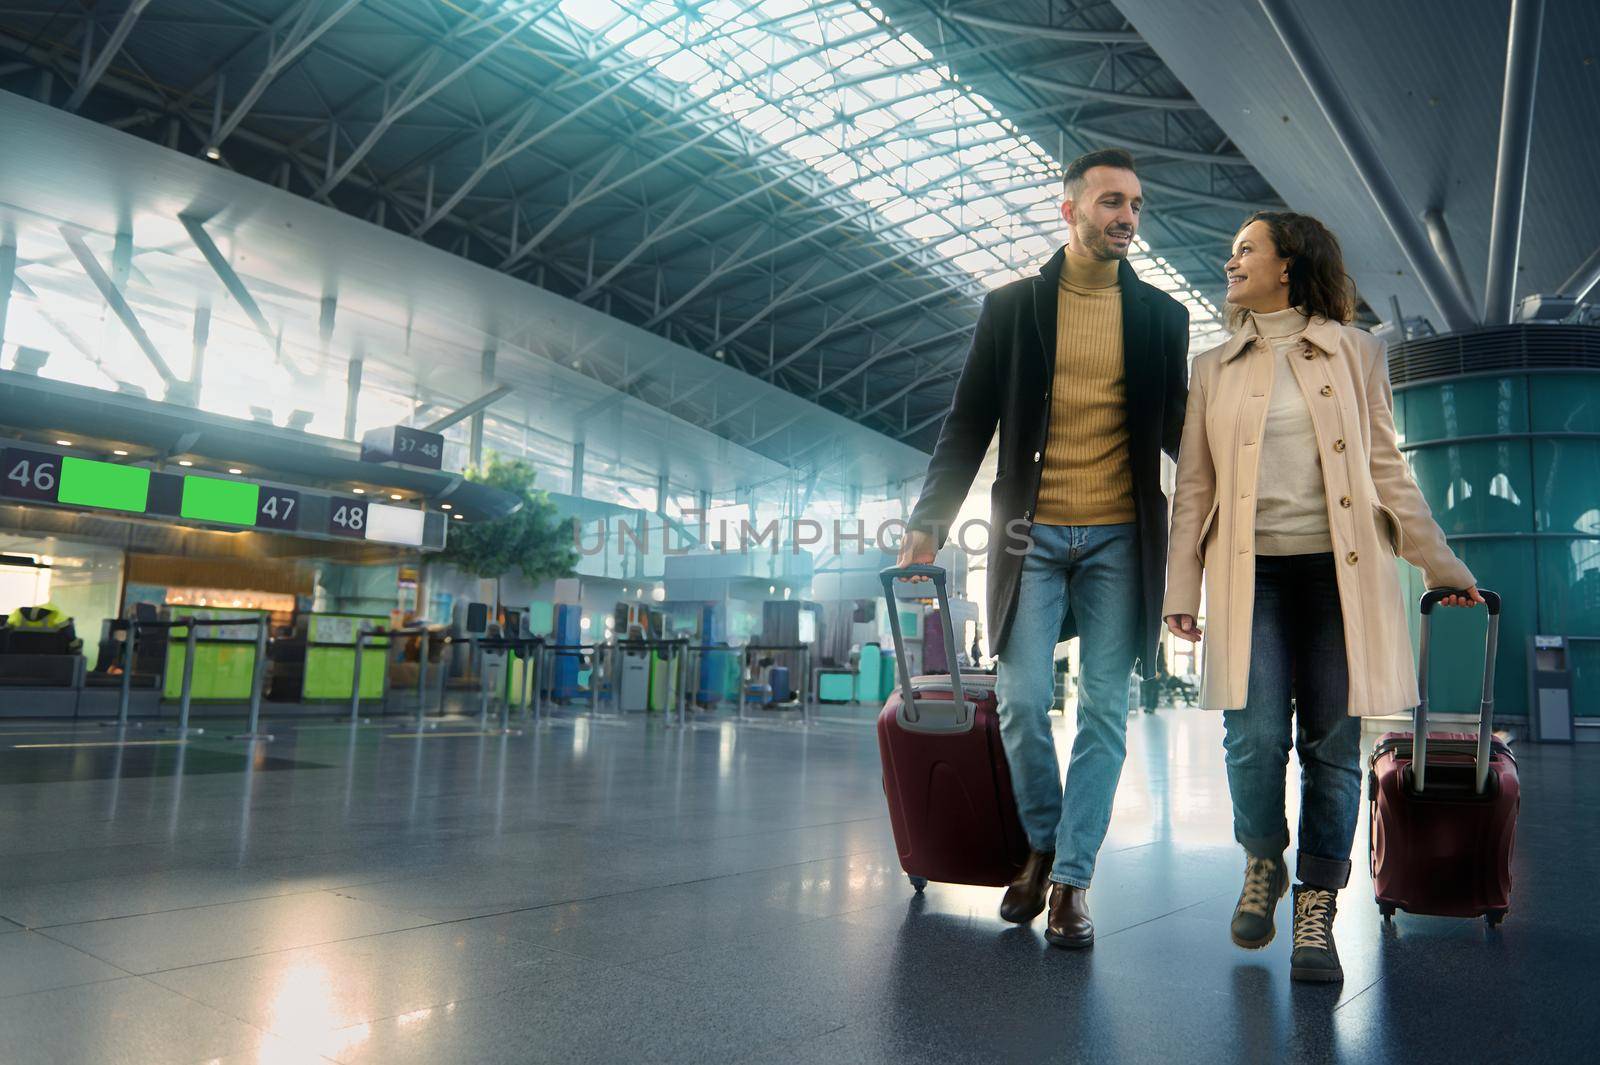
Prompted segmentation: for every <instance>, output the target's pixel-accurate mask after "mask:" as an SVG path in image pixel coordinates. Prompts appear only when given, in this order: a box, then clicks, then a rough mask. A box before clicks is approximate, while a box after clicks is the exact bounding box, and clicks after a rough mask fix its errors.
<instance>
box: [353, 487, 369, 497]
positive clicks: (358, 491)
mask: <svg viewBox="0 0 1600 1065" xmlns="http://www.w3.org/2000/svg"><path fill="white" fill-rule="evenodd" d="M350 491H352V492H354V493H355V494H356V495H358V496H364V495H366V494H367V490H366V489H365V488H352V489H350Z"/></svg>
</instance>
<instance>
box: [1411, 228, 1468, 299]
mask: <svg viewBox="0 0 1600 1065" xmlns="http://www.w3.org/2000/svg"><path fill="white" fill-rule="evenodd" d="M1422 225H1423V227H1424V228H1425V229H1427V231H1428V243H1430V244H1431V245H1433V251H1434V254H1436V255H1438V256H1439V262H1440V263H1442V264H1444V269H1445V272H1446V273H1447V274H1449V275H1450V283H1451V284H1452V285H1454V286H1455V290H1456V296H1457V297H1458V298H1459V299H1460V300H1461V302H1462V303H1464V304H1466V305H1467V306H1469V307H1470V306H1472V304H1473V299H1472V288H1471V286H1469V285H1468V284H1467V272H1466V271H1465V270H1463V269H1462V268H1461V256H1460V254H1459V253H1457V251H1456V242H1455V241H1454V240H1453V239H1452V238H1451V236H1450V226H1449V224H1448V223H1447V222H1446V221H1445V218H1444V211H1443V210H1441V209H1440V208H1438V207H1430V208H1428V209H1427V210H1426V211H1424V212H1422Z"/></svg>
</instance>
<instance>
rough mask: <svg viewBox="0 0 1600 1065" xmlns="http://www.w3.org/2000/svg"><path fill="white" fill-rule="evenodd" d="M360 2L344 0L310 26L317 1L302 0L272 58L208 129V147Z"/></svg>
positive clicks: (226, 133)
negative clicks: (218, 120) (209, 136)
mask: <svg viewBox="0 0 1600 1065" xmlns="http://www.w3.org/2000/svg"><path fill="white" fill-rule="evenodd" d="M361 3H362V0H344V2H343V3H341V4H340V5H339V6H338V7H337V8H336V9H335V10H334V11H333V13H332V14H330V15H329V16H328V17H327V18H325V19H323V20H322V21H321V22H319V23H317V24H316V25H315V26H311V25H310V20H311V16H312V14H313V13H314V12H315V11H316V9H317V4H316V2H315V0H305V6H304V7H302V8H301V11H300V14H299V15H298V16H297V17H296V19H295V21H294V24H293V25H292V26H291V27H290V29H289V35H288V36H287V37H286V38H285V39H284V41H283V42H282V45H281V46H280V49H279V50H278V51H276V52H274V53H273V54H272V57H271V58H270V59H269V60H268V61H267V65H266V68H265V69H264V70H262V71H261V73H260V74H258V75H257V76H256V80H255V81H254V82H252V83H251V85H250V88H249V89H247V90H245V94H244V96H242V97H240V99H239V102H238V103H237V104H235V105H234V107H233V111H232V112H230V113H229V115H228V117H227V118H226V119H224V120H223V121H222V122H221V123H220V124H218V126H217V127H216V128H215V129H213V130H212V131H211V145H210V147H213V148H220V147H221V146H222V142H223V141H225V140H227V139H228V138H229V137H230V136H232V134H233V131H234V130H236V129H238V128H239V123H240V122H243V121H244V116H245V115H247V114H249V113H250V109H251V108H252V107H254V106H255V105H256V101H257V100H259V99H261V94H262V93H264V92H266V91H267V87H268V86H269V85H271V84H272V83H273V82H274V81H276V80H277V79H278V75H279V74H282V73H283V72H284V71H285V70H287V69H288V68H289V67H290V66H291V65H293V63H294V62H295V60H297V59H299V58H300V56H301V55H303V54H304V53H305V50H306V49H307V48H310V47H311V46H312V45H313V44H316V43H317V41H318V40H319V39H321V37H322V35H323V34H325V33H327V32H328V31H329V30H331V29H333V27H334V26H336V25H338V23H339V21H340V20H341V19H343V18H344V17H345V16H346V15H348V14H350V12H352V11H354V10H355V9H356V8H357V7H359V6H360V5H361ZM219 89H220V86H219Z"/></svg>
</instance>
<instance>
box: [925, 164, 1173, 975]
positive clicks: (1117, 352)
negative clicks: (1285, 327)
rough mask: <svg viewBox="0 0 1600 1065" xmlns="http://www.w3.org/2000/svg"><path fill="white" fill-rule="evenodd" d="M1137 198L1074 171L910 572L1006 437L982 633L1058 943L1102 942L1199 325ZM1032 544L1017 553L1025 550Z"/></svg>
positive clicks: (993, 315)
mask: <svg viewBox="0 0 1600 1065" xmlns="http://www.w3.org/2000/svg"><path fill="white" fill-rule="evenodd" d="M1143 207H1144V195H1143V192H1142V189H1141V186H1140V184H1139V177H1138V175H1137V174H1136V173H1135V171H1134V164H1133V158H1132V156H1130V155H1129V154H1128V153H1127V152H1124V151H1121V150H1120V149H1106V150H1103V151H1097V152H1091V153H1089V154H1088V155H1085V156H1082V157H1081V158H1079V159H1077V160H1075V161H1074V162H1073V163H1072V165H1071V166H1069V167H1068V168H1067V172H1066V178H1065V182H1064V200H1063V202H1062V204H1061V216H1062V218H1063V219H1064V220H1065V221H1066V223H1067V232H1068V238H1067V244H1066V247H1064V248H1062V249H1060V250H1058V251H1057V252H1056V253H1055V255H1054V256H1053V257H1052V258H1051V259H1050V261H1049V262H1048V263H1046V264H1045V266H1044V269H1042V270H1041V271H1040V272H1039V276H1038V277H1034V278H1028V279H1025V280H1022V281H1015V282H1012V283H1011V284H1008V285H1005V286H1002V287H1001V288H998V289H996V290H995V291H993V292H991V293H990V294H989V295H988V297H987V298H986V299H985V300H984V302H983V309H982V311H981V312H980V313H979V315H978V325H977V329H976V331H975V333H974V335H973V340H972V347H971V350H970V351H969V352H968V354H967V362H966V366H965V367H964V368H963V369H962V372H961V379H960V380H959V381H958V382H957V384H956V391H955V397H954V399H953V401H952V403H951V406H950V413H949V414H947V415H946V416H945V422H944V427H943V429H942V430H941V431H940V433H939V442H938V444H937V445H936V446H935V448H934V452H933V458H932V460H931V461H930V462H929V463H928V474H927V478H926V480H925V482H924V485H923V490H922V496H921V498H920V499H919V500H918V501H917V506H916V508H915V509H914V510H913V512H912V516H911V520H910V521H909V522H908V525H909V526H910V530H911V531H910V532H908V534H907V536H906V540H905V543H904V544H902V546H901V550H900V559H899V561H900V564H901V565H907V564H910V563H913V562H932V561H933V559H934V556H935V553H936V552H937V551H938V548H939V546H940V545H941V544H942V543H943V541H944V538H945V535H946V532H947V530H948V527H949V525H950V523H951V521H953V520H954V517H955V514H956V512H957V510H958V509H959V508H960V506H961V503H962V501H963V499H965V497H966V494H967V491H968V489H970V488H971V486H972V479H973V476H974V475H975V474H976V472H977V469H978V465H979V463H980V462H981V461H982V460H983V455H984V452H985V451H986V450H988V446H989V439H990V437H991V435H992V434H993V433H994V430H995V425H996V423H997V422H998V423H999V427H1000V461H999V475H998V477H997V478H996V480H995V484H994V490H993V492H992V494H991V500H992V502H991V510H990V522H991V524H990V538H989V580H988V584H989V587H988V593H989V625H990V631H992V632H993V633H994V634H995V638H994V646H993V648H992V650H993V651H994V653H995V654H996V655H997V656H998V657H999V660H1000V669H999V676H998V678H997V681H996V692H997V694H998V696H999V703H1000V731H1001V737H1002V739H1003V740H1004V743H1005V748H1006V756H1007V758H1008V759H1009V761H1010V765H1011V781H1012V786H1013V789H1014V790H1015V792H1016V796H1017V807H1018V811H1019V813H1020V814H1021V817H1022V824H1023V828H1024V829H1025V830H1026V832H1027V835H1028V842H1029V846H1030V848H1031V851H1032V853H1031V854H1030V855H1029V857H1028V860H1027V863H1026V865H1025V866H1024V867H1023V870H1022V872H1021V873H1020V874H1019V876H1018V878H1017V880H1016V881H1015V882H1013V883H1012V884H1011V886H1010V887H1009V888H1008V889H1007V891H1006V894H1005V899H1004V900H1003V901H1002V903H1001V906H1000V915H1001V917H1003V918H1005V919H1006V920H1008V921H1012V922H1015V923H1018V924H1026V923H1027V922H1029V921H1032V920H1033V919H1034V918H1035V917H1037V916H1038V915H1039V913H1040V911H1041V910H1043V909H1044V908H1045V903H1046V900H1045V891H1046V888H1047V886H1048V889H1049V909H1050V915H1049V923H1048V927H1047V929H1046V932H1045V937H1046V938H1047V939H1048V940H1049V941H1050V942H1051V943H1053V944H1055V945H1057V946H1061V947H1087V946H1089V945H1090V944H1092V943H1093V942H1094V925H1093V923H1092V922H1091V921H1090V918H1089V910H1088V906H1087V904H1086V900H1085V895H1086V893H1087V891H1088V888H1089V881H1090V878H1091V877H1092V875H1093V873H1094V864H1095V858H1096V856H1097V855H1098V854H1099V851H1100V845H1101V843H1102V842H1103V841H1104V840H1105V834H1106V827H1107V825H1108V824H1109V823H1110V820H1111V806H1112V800H1113V799H1114V798H1115V795H1116V788H1117V779H1118V778H1119V777H1120V776H1121V773H1122V762H1123V757H1124V755H1125V754H1126V750H1127V714H1128V674H1129V672H1130V671H1131V670H1132V668H1133V664H1134V661H1135V659H1138V660H1139V661H1140V662H1141V663H1142V664H1143V669H1142V670H1141V672H1142V673H1146V674H1147V673H1149V672H1150V668H1151V666H1153V664H1154V662H1155V646H1156V639H1157V627H1158V626H1159V625H1160V623H1161V597H1162V592H1163V590H1164V588H1163V584H1164V581H1163V571H1164V568H1165V564H1166V553H1167V501H1166V497H1165V495H1163V493H1162V491H1161V454H1160V453H1161V451H1162V450H1165V451H1166V452H1167V453H1168V454H1169V455H1172V456H1173V457H1174V458H1176V457H1177V450H1178V439H1179V436H1180V435H1181V433H1182V430H1183V411H1184V402H1185V398H1186V392H1185V377H1186V370H1187V359H1186V357H1187V354H1188V347H1189V339H1188V338H1189V315H1188V312H1187V311H1186V310H1185V309H1184V308H1183V305H1182V304H1180V303H1178V302H1177V301H1176V300H1174V299H1172V298H1171V297H1170V296H1168V295H1166V294H1165V293H1163V292H1161V291H1160V290H1159V289H1156V288H1153V287H1151V286H1149V285H1146V284H1145V283H1144V282H1142V281H1140V280H1139V279H1138V277H1137V276H1136V275H1135V273H1134V270H1133V268H1132V267H1131V266H1129V265H1128V264H1127V262H1126V261H1125V260H1126V258H1127V255H1128V248H1129V246H1130V244H1131V243H1132V241H1133V238H1134V234H1135V233H1137V232H1138V228H1139V215H1140V212H1141V210H1142V209H1143ZM1019 545H1020V546H1019ZM1080 634H1081V637H1082V643H1081V647H1080V652H1081V654H1080V659H1081V664H1080V672H1081V681H1080V683H1079V686H1078V729H1077V736H1076V738H1075V739H1074V741H1073V745H1072V759H1071V762H1070V763H1069V765H1068V769H1067V778H1066V789H1065V796H1063V791H1062V784H1061V770H1060V766H1059V764H1058V763H1057V760H1056V752H1055V742H1054V740H1053V739H1052V737H1051V734H1050V718H1049V710H1050V704H1051V701H1052V697H1053V694H1054V684H1053V681H1054V663H1053V659H1054V651H1055V645H1056V643H1057V642H1058V641H1060V640H1066V639H1071V638H1072V637H1073V636H1075V635H1080Z"/></svg>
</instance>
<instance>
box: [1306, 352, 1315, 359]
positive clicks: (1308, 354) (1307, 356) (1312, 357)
mask: <svg viewBox="0 0 1600 1065" xmlns="http://www.w3.org/2000/svg"><path fill="white" fill-rule="evenodd" d="M1305 357H1306V358H1308V359H1314V358H1316V357H1317V353H1316V352H1314V351H1307V352H1306V356H1305Z"/></svg>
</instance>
